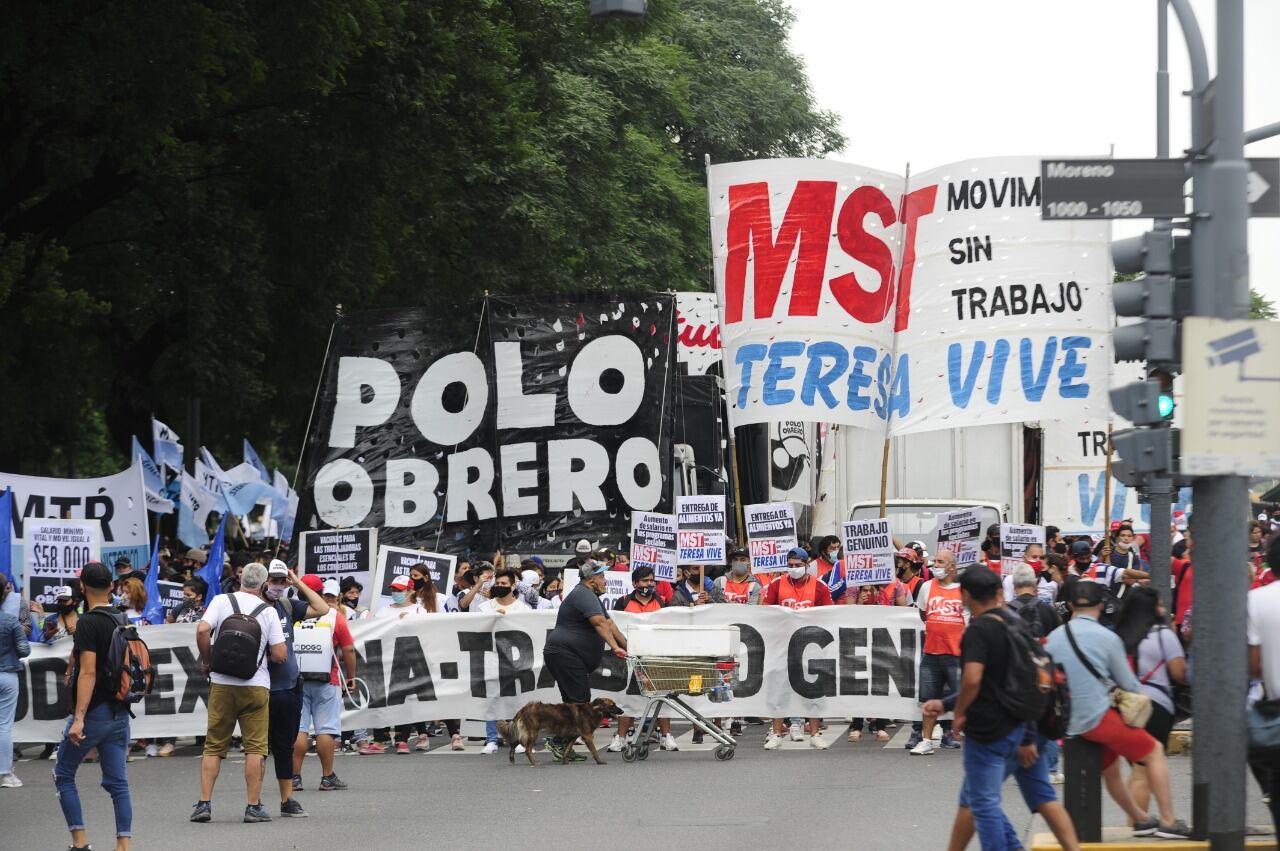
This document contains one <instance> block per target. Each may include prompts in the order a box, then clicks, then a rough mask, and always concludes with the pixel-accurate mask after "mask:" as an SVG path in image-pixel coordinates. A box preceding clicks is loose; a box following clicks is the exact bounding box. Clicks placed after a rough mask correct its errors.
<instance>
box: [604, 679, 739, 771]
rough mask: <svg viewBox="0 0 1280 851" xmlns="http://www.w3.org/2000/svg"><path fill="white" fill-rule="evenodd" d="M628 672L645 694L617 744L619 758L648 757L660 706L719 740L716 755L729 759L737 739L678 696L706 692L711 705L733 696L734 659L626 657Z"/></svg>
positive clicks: (693, 695)
mask: <svg viewBox="0 0 1280 851" xmlns="http://www.w3.org/2000/svg"><path fill="white" fill-rule="evenodd" d="M627 673H628V675H629V677H635V680H636V683H637V684H638V685H639V687H640V693H641V694H642V695H644V696H645V697H647V698H649V701H648V703H646V704H645V707H644V713H643V714H642V715H641V717H640V719H639V723H637V724H636V726H635V727H634V728H633V729H632V732H631V735H630V736H628V740H627V742H626V743H625V744H624V745H623V746H622V759H623V760H624V761H625V762H635V761H636V760H637V759H647V758H648V756H649V736H650V735H651V734H652V733H653V731H654V729H655V728H656V727H657V724H658V715H659V714H660V713H661V711H662V708H663V707H664V706H666V707H669V708H670V709H671V710H672V711H673V712H675V713H676V714H677V715H679V716H681V717H683V718H684V719H685V720H686V721H688V722H689V723H691V724H693V726H694V729H696V730H701V731H702V732H703V733H704V734H706V735H708V736H711V737H712V738H713V739H715V740H716V742H717V743H718V744H717V746H716V749H715V755H716V759H718V760H721V761H724V760H729V759H733V750H734V748H735V747H737V742H736V741H735V740H734V739H733V737H731V736H730V735H729V734H728V733H726V732H725V731H724V730H723V729H721V728H720V726H719V725H718V724H715V723H714V722H712V721H710V720H709V719H707V718H706V717H704V716H703V715H702V714H701V713H700V712H698V710H696V709H694V708H693V707H692V706H690V705H689V704H688V703H686V702H685V701H684V700H682V699H681V695H689V696H691V697H702V696H705V697H706V698H707V699H708V700H710V701H711V702H712V703H724V702H725V701H729V700H732V699H733V689H734V686H736V685H737V684H738V663H737V661H736V660H734V659H733V658H732V657H714V656H628V657H627Z"/></svg>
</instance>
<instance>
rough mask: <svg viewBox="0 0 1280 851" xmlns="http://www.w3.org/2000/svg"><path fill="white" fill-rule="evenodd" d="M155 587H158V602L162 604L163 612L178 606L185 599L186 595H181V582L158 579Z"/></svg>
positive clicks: (166, 612)
mask: <svg viewBox="0 0 1280 851" xmlns="http://www.w3.org/2000/svg"><path fill="white" fill-rule="evenodd" d="M156 587H157V588H159V589H160V604H161V605H162V606H164V611H165V614H168V613H169V612H171V611H173V610H174V609H176V608H178V606H181V605H182V604H183V602H184V601H185V600H186V597H184V596H182V583H181V582H165V581H164V580H158V581H157V582H156Z"/></svg>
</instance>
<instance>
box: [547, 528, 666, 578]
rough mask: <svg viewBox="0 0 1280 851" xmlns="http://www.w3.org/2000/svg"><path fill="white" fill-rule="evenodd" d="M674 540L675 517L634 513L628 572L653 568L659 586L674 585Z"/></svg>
mask: <svg viewBox="0 0 1280 851" xmlns="http://www.w3.org/2000/svg"><path fill="white" fill-rule="evenodd" d="M677 537H678V536H677V534H676V516H675V515H674V514H657V513H655V512H652V511H633V512H632V513H631V569H632V570H635V569H636V568H637V567H652V568H653V575H654V578H656V579H657V580H658V581H659V582H662V581H666V582H675V581H676V538H677ZM566 590H567V589H566Z"/></svg>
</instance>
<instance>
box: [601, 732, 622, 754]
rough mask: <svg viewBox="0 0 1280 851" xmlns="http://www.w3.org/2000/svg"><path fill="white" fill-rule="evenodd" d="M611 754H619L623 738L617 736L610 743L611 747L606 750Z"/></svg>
mask: <svg viewBox="0 0 1280 851" xmlns="http://www.w3.org/2000/svg"><path fill="white" fill-rule="evenodd" d="M605 750H607V751H608V752H609V753H618V752H619V751H621V750H622V737H621V736H617V735H615V736H614V737H613V740H612V741H610V742H609V747H607V748H605Z"/></svg>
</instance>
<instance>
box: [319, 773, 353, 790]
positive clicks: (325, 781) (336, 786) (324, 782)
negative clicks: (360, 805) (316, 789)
mask: <svg viewBox="0 0 1280 851" xmlns="http://www.w3.org/2000/svg"><path fill="white" fill-rule="evenodd" d="M345 788H347V783H346V781H345V780H343V779H341V778H340V777H338V775H336V774H330V775H329V776H328V777H321V778H320V791H321V792H336V791H340V790H342V789H345Z"/></svg>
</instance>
